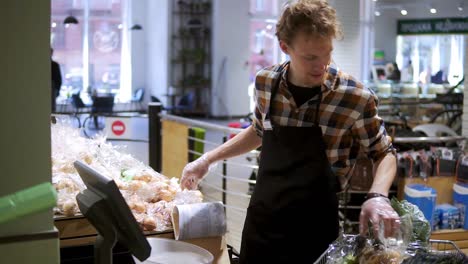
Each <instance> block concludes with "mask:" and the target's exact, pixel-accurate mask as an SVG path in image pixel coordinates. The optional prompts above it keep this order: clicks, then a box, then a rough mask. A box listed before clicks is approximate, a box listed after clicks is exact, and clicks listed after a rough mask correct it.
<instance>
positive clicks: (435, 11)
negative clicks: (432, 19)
mask: <svg viewBox="0 0 468 264" xmlns="http://www.w3.org/2000/svg"><path fill="white" fill-rule="evenodd" d="M429 11H431V14H435V13H437V9H435V8H433V7H431V10H429Z"/></svg>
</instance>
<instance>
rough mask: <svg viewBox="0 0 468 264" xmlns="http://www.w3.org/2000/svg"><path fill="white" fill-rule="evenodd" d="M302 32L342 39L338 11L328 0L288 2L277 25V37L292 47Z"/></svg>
mask: <svg viewBox="0 0 468 264" xmlns="http://www.w3.org/2000/svg"><path fill="white" fill-rule="evenodd" d="M300 31H302V32H305V33H307V34H310V35H313V36H319V37H332V38H341V37H342V31H341V25H340V22H339V21H338V20H337V18H336V11H335V9H334V8H333V7H331V6H330V5H329V4H328V2H327V1H326V0H296V1H289V2H288V4H287V5H286V6H285V8H284V11H283V13H282V15H281V17H280V19H279V20H278V23H277V24H276V36H277V37H278V40H281V41H284V42H286V44H289V45H290V44H291V41H292V40H293V39H294V37H295V36H296V34H297V33H298V32H300Z"/></svg>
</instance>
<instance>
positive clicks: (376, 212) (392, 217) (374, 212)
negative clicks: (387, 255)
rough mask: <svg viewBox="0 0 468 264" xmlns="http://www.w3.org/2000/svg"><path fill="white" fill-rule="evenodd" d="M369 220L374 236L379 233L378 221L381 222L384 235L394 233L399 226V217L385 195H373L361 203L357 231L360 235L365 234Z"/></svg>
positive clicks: (387, 235)
mask: <svg viewBox="0 0 468 264" xmlns="http://www.w3.org/2000/svg"><path fill="white" fill-rule="evenodd" d="M369 222H370V223H371V224H372V230H373V232H374V236H375V237H377V236H378V234H379V225H380V222H382V223H383V226H384V232H383V234H384V236H385V237H389V236H393V235H395V234H396V231H397V230H398V229H399V228H400V217H399V216H398V214H397V213H396V212H395V210H393V208H392V206H391V205H390V201H389V200H388V198H385V197H374V198H371V199H369V200H367V201H365V202H364V203H363V204H362V207H361V214H360V217H359V233H360V234H361V235H366V234H367V231H368V229H369V227H368V223H369Z"/></svg>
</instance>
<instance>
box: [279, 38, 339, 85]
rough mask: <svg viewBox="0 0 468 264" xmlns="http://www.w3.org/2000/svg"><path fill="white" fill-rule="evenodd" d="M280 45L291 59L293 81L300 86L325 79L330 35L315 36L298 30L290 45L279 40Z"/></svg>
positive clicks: (328, 59)
mask: <svg viewBox="0 0 468 264" xmlns="http://www.w3.org/2000/svg"><path fill="white" fill-rule="evenodd" d="M280 47H281V49H282V50H283V52H284V53H286V54H288V55H289V57H290V60H291V64H290V70H292V71H293V72H294V73H293V76H294V79H295V80H294V81H296V82H298V83H294V84H296V85H301V86H317V85H321V84H322V83H323V81H324V79H325V76H326V72H327V67H328V64H329V63H330V61H331V53H332V51H333V39H332V38H331V37H328V38H326V37H316V36H313V35H309V34H306V33H304V32H299V33H298V34H297V35H296V36H295V38H294V39H293V40H292V41H291V43H290V45H288V44H286V43H285V42H283V41H280Z"/></svg>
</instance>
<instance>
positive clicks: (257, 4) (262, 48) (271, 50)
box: [250, 0, 285, 81]
mask: <svg viewBox="0 0 468 264" xmlns="http://www.w3.org/2000/svg"><path fill="white" fill-rule="evenodd" d="M284 2H285V0H273V1H259V0H251V1H250V14H251V20H250V80H251V81H253V80H254V78H255V75H256V73H257V72H258V71H259V70H261V69H262V68H264V67H266V66H268V65H272V64H275V63H279V62H280V61H282V60H283V59H284V57H282V53H281V52H280V49H279V45H278V41H277V38H276V35H275V27H276V23H277V19H278V16H279V7H280V6H281V5H282V3H284Z"/></svg>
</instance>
